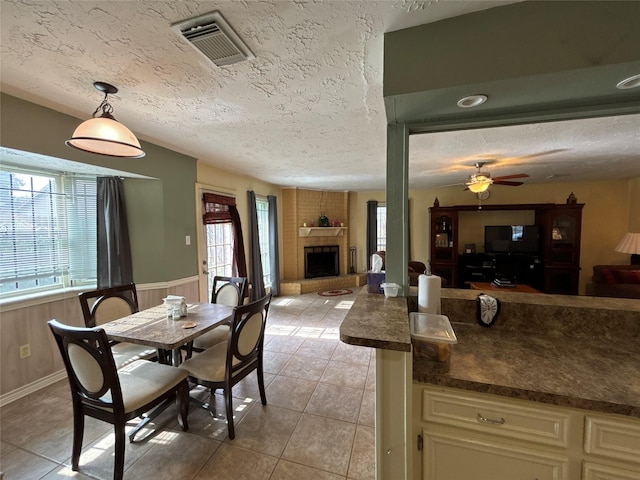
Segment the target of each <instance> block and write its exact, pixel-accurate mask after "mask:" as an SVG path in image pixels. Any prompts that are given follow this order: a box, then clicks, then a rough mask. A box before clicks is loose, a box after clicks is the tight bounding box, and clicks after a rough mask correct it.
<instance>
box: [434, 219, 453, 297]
mask: <svg viewBox="0 0 640 480" xmlns="http://www.w3.org/2000/svg"><path fill="white" fill-rule="evenodd" d="M457 265H458V212H457V211H455V210H451V209H446V210H443V211H439V209H438V208H436V207H434V208H432V209H431V273H432V274H434V275H438V276H439V277H442V278H443V279H444V282H443V284H444V285H445V286H455V285H456V284H457V282H458V278H457V277H458V273H457V270H458V266H457Z"/></svg>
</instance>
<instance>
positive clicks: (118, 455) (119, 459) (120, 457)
mask: <svg viewBox="0 0 640 480" xmlns="http://www.w3.org/2000/svg"><path fill="white" fill-rule="evenodd" d="M124 425H125V422H124V421H123V420H120V421H116V422H115V423H114V425H113V428H114V430H115V437H116V445H115V461H114V465H113V480H122V479H123V478H124V449H125V444H126V442H125V431H124Z"/></svg>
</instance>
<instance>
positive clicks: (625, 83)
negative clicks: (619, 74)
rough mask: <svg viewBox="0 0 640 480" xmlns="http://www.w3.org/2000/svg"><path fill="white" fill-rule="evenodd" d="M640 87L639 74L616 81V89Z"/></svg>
mask: <svg viewBox="0 0 640 480" xmlns="http://www.w3.org/2000/svg"><path fill="white" fill-rule="evenodd" d="M636 87H640V74H638V75H634V76H633V77H629V78H625V79H624V80H622V81H621V82H618V84H617V85H616V88H617V89H618V90H627V89H628V88H636Z"/></svg>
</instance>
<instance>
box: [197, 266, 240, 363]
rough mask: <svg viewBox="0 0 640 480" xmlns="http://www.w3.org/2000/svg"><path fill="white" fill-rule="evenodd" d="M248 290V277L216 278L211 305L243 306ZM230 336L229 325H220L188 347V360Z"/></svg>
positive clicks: (214, 279)
mask: <svg viewBox="0 0 640 480" xmlns="http://www.w3.org/2000/svg"><path fill="white" fill-rule="evenodd" d="M246 288H247V278H246V277H222V276H215V277H214V278H213V288H212V290H211V303H220V304H222V305H228V306H229V307H237V306H238V305H242V303H243V302H244V293H245V290H246ZM228 336H229V327H228V326H227V325H220V326H218V327H216V328H214V329H213V330H210V331H208V332H207V333H205V334H204V335H200V336H199V337H198V338H196V339H195V340H194V341H193V343H192V344H190V345H188V346H187V358H191V356H192V353H193V352H203V351H205V350H206V349H207V348H211V347H213V346H214V345H217V344H218V343H220V342H224V341H225V340H226V339H227V337H228Z"/></svg>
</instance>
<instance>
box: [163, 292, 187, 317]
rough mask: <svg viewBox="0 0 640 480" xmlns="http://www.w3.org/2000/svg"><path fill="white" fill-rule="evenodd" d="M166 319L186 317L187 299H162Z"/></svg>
mask: <svg viewBox="0 0 640 480" xmlns="http://www.w3.org/2000/svg"><path fill="white" fill-rule="evenodd" d="M164 305H165V307H166V308H167V317H170V318H173V319H174V320H175V319H178V318H182V317H186V316H187V299H186V298H185V297H180V296H177V295H169V296H167V298H165V299H164Z"/></svg>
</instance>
